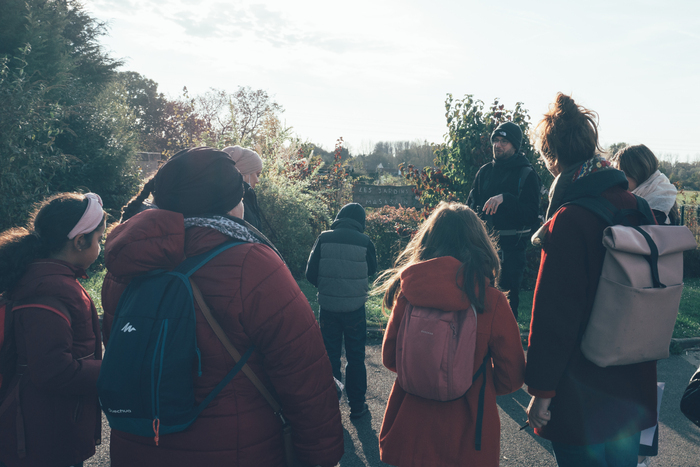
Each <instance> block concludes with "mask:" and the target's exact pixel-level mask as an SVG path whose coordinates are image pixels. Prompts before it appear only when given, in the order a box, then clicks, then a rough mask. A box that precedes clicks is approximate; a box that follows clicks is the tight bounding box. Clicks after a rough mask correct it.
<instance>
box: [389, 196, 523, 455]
mask: <svg viewBox="0 0 700 467" xmlns="http://www.w3.org/2000/svg"><path fill="white" fill-rule="evenodd" d="M498 268H499V262H498V256H497V254H496V250H495V248H494V246H493V243H492V241H491V239H490V238H489V236H488V234H487V233H486V228H485V227H484V224H483V223H482V221H481V220H479V218H478V217H477V215H476V214H474V212H473V211H472V210H471V209H469V208H468V207H467V206H464V205H462V204H457V203H444V202H443V203H440V205H439V206H438V207H437V209H435V211H434V212H433V213H432V215H431V216H430V217H429V218H428V219H427V220H426V221H425V222H424V223H423V225H422V226H421V228H420V229H419V230H418V232H417V233H416V235H415V236H414V237H413V239H412V240H411V241H410V242H409V244H408V246H407V247H406V249H405V250H404V251H403V252H402V253H401V255H400V256H399V258H398V260H397V261H396V266H395V267H394V268H393V269H391V270H389V271H388V272H386V273H385V274H383V275H382V276H381V277H380V279H379V280H380V281H381V282H382V285H381V286H380V289H379V290H382V291H385V294H384V302H383V305H384V306H385V307H387V308H392V312H391V315H390V317H389V323H388V325H387V330H386V333H385V334H384V344H383V346H382V359H383V363H384V365H385V366H386V367H387V368H389V369H390V370H392V371H396V345H397V335H398V329H399V326H400V324H401V320H402V319H403V316H404V311H405V309H406V306H407V305H408V304H409V303H410V304H412V305H414V306H421V307H429V308H437V309H440V310H444V311H458V310H464V309H469V308H471V305H474V308H475V309H476V311H477V313H478V315H477V339H476V350H475V354H474V368H475V369H477V368H479V367H480V366H481V363H482V361H484V358H485V357H486V355H487V352H490V353H491V360H487V365H486V376H485V384H486V386H485V395H484V412H483V422H482V426H481V430H482V431H481V449H480V450H477V449H476V443H475V439H476V432H477V426H476V425H477V421H476V414H477V407H478V405H479V391H480V389H481V386H482V381H483V379H481V378H479V379H478V380H477V381H476V382H475V383H474V384H473V385H472V386H471V387H470V388H469V390H468V391H467V393H466V394H465V395H464V396H463V397H460V398H458V399H456V400H452V401H447V402H440V401H434V400H429V399H424V398H421V397H418V396H416V395H413V394H409V393H407V392H406V391H405V390H404V389H403V388H402V387H401V385H400V384H399V383H398V381H397V382H395V383H394V387H393V388H392V390H391V395H390V396H389V401H388V403H387V408H386V412H385V414H384V421H383V422H382V429H381V433H380V437H379V449H380V454H381V459H382V461H383V462H386V463H388V464H391V465H398V466H402V467H403V466H434V465H440V466H497V465H498V458H499V452H500V429H501V428H500V419H499V417H498V409H497V407H496V396H497V395H501V394H509V393H511V392H514V391H517V390H518V389H520V387H521V386H522V384H523V376H524V369H525V357H524V353H523V348H522V344H521V342H520V332H519V330H518V325H517V323H516V321H515V318H514V316H513V313H512V312H511V310H510V307H509V305H508V301H507V300H506V298H505V295H503V293H502V292H499V291H498V290H497V289H495V288H494V287H493V286H492V284H493V282H494V278H495V277H497V275H498Z"/></svg>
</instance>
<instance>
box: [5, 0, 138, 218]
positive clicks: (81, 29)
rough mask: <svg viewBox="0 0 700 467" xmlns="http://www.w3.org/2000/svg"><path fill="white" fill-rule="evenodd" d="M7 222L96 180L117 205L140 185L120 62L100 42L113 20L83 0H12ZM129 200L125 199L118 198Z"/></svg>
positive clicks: (8, 12)
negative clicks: (94, 14)
mask: <svg viewBox="0 0 700 467" xmlns="http://www.w3.org/2000/svg"><path fill="white" fill-rule="evenodd" d="M0 10H1V11H2V15H0V100H1V102H0V160H2V164H0V197H1V198H2V199H3V200H12V201H13V203H7V202H6V203H3V204H4V205H5V206H7V205H8V204H9V205H12V206H11V207H6V208H5V207H4V208H3V209H5V210H6V212H4V213H3V214H5V215H4V216H2V220H0V228H3V229H4V228H7V227H10V226H12V225H17V224H21V223H24V221H25V219H26V216H27V213H28V212H29V210H30V207H31V204H32V203H33V202H36V201H39V200H40V199H41V198H43V197H45V196H46V195H48V194H51V193H54V192H57V191H73V190H83V191H85V190H92V191H95V192H97V193H100V194H101V195H102V196H103V197H104V199H105V207H106V208H107V209H108V210H110V209H111V210H117V209H118V208H119V207H120V206H121V203H122V200H123V199H124V198H128V197H129V196H130V195H131V192H132V191H133V188H134V186H133V185H134V184H135V182H136V178H135V177H134V176H133V174H132V173H131V172H132V169H131V163H130V162H131V158H132V156H133V153H134V151H135V146H134V144H133V138H131V133H132V132H133V121H134V120H133V115H132V114H131V113H130V112H129V111H128V109H127V107H126V106H125V105H124V101H123V100H120V98H118V96H117V95H115V90H114V89H111V88H110V84H111V83H112V81H113V79H114V78H115V69H116V67H117V66H119V65H120V63H119V62H118V61H116V60H114V59H112V58H110V57H109V56H108V55H107V54H105V53H104V52H103V50H102V48H101V46H100V44H99V38H100V37H101V36H102V35H103V34H104V25H103V24H102V23H99V22H97V21H95V20H94V19H93V18H91V17H90V16H89V15H88V14H87V13H85V12H84V10H83V8H82V5H81V4H80V3H79V2H78V1H77V0H2V5H1V7H0ZM117 204H119V205H117Z"/></svg>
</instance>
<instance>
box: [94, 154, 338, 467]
mask: <svg viewBox="0 0 700 467" xmlns="http://www.w3.org/2000/svg"><path fill="white" fill-rule="evenodd" d="M151 190H153V198H154V199H153V200H154V202H155V205H156V206H157V208H158V209H155V208H154V209H147V210H145V211H143V212H140V213H138V214H136V215H134V216H133V217H131V218H129V219H128V220H127V221H125V222H124V223H122V224H121V225H119V226H117V227H116V228H115V229H114V230H113V231H112V232H111V233H110V235H109V237H108V239H107V244H106V246H105V261H106V265H107V269H108V270H109V275H108V276H107V277H106V279H105V283H104V286H103V289H102V304H103V306H104V310H105V318H104V334H105V339H108V337H109V334H110V331H113V330H112V329H111V324H112V322H113V319H114V312H115V309H116V307H117V304H118V302H119V297H120V296H121V293H122V292H123V291H124V289H125V288H126V285H127V284H128V282H129V280H130V278H131V277H133V276H136V275H139V274H144V273H146V272H148V271H152V270H155V269H173V268H174V267H175V266H177V265H178V264H179V263H180V262H181V261H182V260H183V258H185V257H192V256H194V255H197V254H200V253H204V252H206V251H209V250H211V249H213V248H214V247H216V246H219V245H221V244H222V243H224V242H227V241H229V240H231V239H232V238H233V239H237V240H242V241H244V242H245V243H244V244H242V245H238V246H236V247H234V248H230V249H228V250H226V251H224V252H223V253H220V254H219V255H217V256H216V257H215V258H213V259H212V260H211V261H209V262H208V263H207V264H206V265H204V266H203V267H202V268H201V269H199V270H198V271H197V272H195V273H194V274H193V276H192V278H193V280H194V282H195V283H196V284H197V285H198V286H199V288H200V289H201V291H202V294H203V295H204V299H205V301H206V303H207V304H208V305H209V307H210V308H211V311H212V314H213V315H214V316H215V318H216V319H217V321H218V322H219V324H220V325H221V327H222V328H223V329H224V331H225V332H226V335H227V336H228V338H229V339H230V340H231V342H232V344H233V345H234V347H236V348H237V349H238V350H239V351H241V352H243V351H244V350H246V349H248V348H250V347H251V346H254V347H255V351H254V352H253V353H252V355H251V357H250V358H249V360H248V362H247V363H248V365H249V366H250V367H251V369H252V370H253V371H254V372H255V374H256V375H257V376H258V377H259V378H260V380H261V381H262V382H263V384H265V386H266V387H267V388H268V390H269V391H270V392H272V393H273V394H276V395H277V397H278V400H279V401H280V403H281V405H282V407H283V409H284V414H285V416H286V418H287V419H288V420H289V421H290V423H291V426H292V430H293V435H294V449H295V453H296V456H297V458H298V459H299V461H301V463H302V465H321V466H323V467H331V466H334V465H335V464H336V463H337V462H338V461H339V460H340V458H341V456H342V455H343V428H342V424H341V419H340V410H339V408H338V398H337V395H336V390H335V382H334V381H333V375H332V372H331V367H330V362H329V360H328V357H327V356H326V352H325V348H324V345H323V339H322V337H321V330H320V329H319V327H318V324H317V322H316V319H315V317H314V315H313V312H312V311H311V308H310V306H309V303H308V301H307V300H306V298H305V297H304V295H303V294H302V293H301V291H300V290H299V287H298V285H297V283H296V282H295V281H294V279H293V277H292V275H291V273H290V272H289V269H288V268H287V267H286V265H285V264H284V262H283V261H282V259H281V258H280V257H279V256H278V254H277V253H276V251H275V250H274V249H273V248H272V247H270V246H268V245H267V244H266V242H265V239H264V238H261V237H259V236H258V235H257V234H255V233H253V232H252V231H251V230H249V229H248V228H246V227H245V224H244V222H243V221H242V219H243V204H242V202H241V199H242V196H243V180H242V177H241V175H240V173H239V172H238V170H237V169H236V168H235V163H234V161H233V160H232V159H231V158H230V156H229V155H228V154H226V153H225V152H222V151H217V150H214V149H211V148H195V149H189V150H185V151H182V152H180V153H178V154H176V155H175V156H173V157H172V158H171V159H170V160H169V161H168V162H167V163H166V164H165V165H164V166H163V167H161V169H160V170H159V171H158V173H157V174H156V176H155V178H154V179H153V180H151V181H150V182H149V183H148V184H147V185H146V187H145V191H144V192H142V193H141V195H140V196H139V197H137V198H136V199H135V200H134V203H135V204H138V205H140V204H141V202H142V201H143V200H144V199H145V198H146V197H147V196H148V195H149V194H151ZM132 207H133V206H132ZM126 211H128V212H138V211H139V209H138V208H136V209H128V210H126ZM125 217H128V215H127V216H125ZM196 308H197V311H196V320H197V330H196V333H197V342H198V344H199V349H200V351H201V358H202V376H201V377H195V378H194V381H195V395H196V398H197V403H199V402H200V401H201V400H203V399H204V398H205V397H206V396H207V395H208V394H209V393H210V392H211V390H212V389H213V388H214V387H215V386H216V385H217V384H218V383H219V382H220V381H221V380H223V378H224V376H225V375H226V374H227V373H228V372H229V371H230V370H231V369H232V368H233V367H234V361H233V359H232V358H231V356H230V355H229V354H228V353H227V351H226V350H225V348H224V346H223V345H222V344H221V342H220V341H219V339H218V338H217V337H216V335H215V334H214V331H213V330H212V329H211V327H210V326H209V324H208V323H207V321H206V319H205V318H204V315H202V313H201V312H200V311H199V307H196ZM283 446H284V444H283V440H282V425H281V423H280V419H279V418H278V417H277V416H276V415H275V414H274V413H273V410H272V408H271V407H270V405H269V404H268V402H267V401H266V400H265V399H264V398H263V396H262V394H261V393H260V392H259V391H258V389H256V387H255V386H254V385H253V383H252V382H251V381H250V380H249V379H248V378H247V377H246V376H245V375H244V374H243V373H242V372H240V373H238V374H237V375H236V376H235V377H234V378H233V380H232V381H231V382H230V383H229V384H228V385H227V386H226V387H225V388H224V389H223V390H222V391H221V392H220V393H219V394H218V395H217V396H216V397H215V398H214V399H213V401H212V402H211V403H210V404H209V405H208V406H207V407H206V408H205V409H204V411H203V412H202V413H201V414H200V416H199V417H198V418H197V419H196V420H195V421H194V422H193V423H192V424H191V425H190V426H189V427H188V428H187V429H185V430H184V431H181V432H178V433H171V434H161V435H160V439H159V444H158V446H156V444H155V442H154V439H153V437H142V436H136V435H133V434H129V433H126V432H122V431H118V430H112V434H111V444H110V454H111V462H112V466H113V467H120V466H128V467H138V466H147V467H157V466H168V467H178V466H182V467H186V466H187V467H189V466H200V465H201V466H211V467H218V466H227V467H229V466H231V467H233V466H242V467H247V466H265V467H267V466H269V467H273V466H274V467H279V466H282V465H284V452H283Z"/></svg>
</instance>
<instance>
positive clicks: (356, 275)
mask: <svg viewBox="0 0 700 467" xmlns="http://www.w3.org/2000/svg"><path fill="white" fill-rule="evenodd" d="M364 230H365V210H364V208H363V207H362V206H361V205H360V204H357V203H350V204H346V205H345V206H343V208H342V209H341V210H340V211H339V212H338V215H337V216H336V218H335V221H334V222H333V224H332V225H331V230H327V231H325V232H321V235H319V236H318V238H317V239H316V243H315V244H314V247H313V249H312V250H311V254H310V255H309V261H308V263H307V265H306V278H307V279H308V280H309V282H311V283H312V284H313V285H315V286H316V287H318V304H319V307H320V314H321V317H320V321H321V333H322V334H323V342H324V344H325V345H326V352H328V357H329V358H330V360H331V367H332V368H333V376H334V377H335V379H336V380H337V381H338V383H339V382H340V381H341V378H342V375H341V372H340V354H341V345H342V342H343V337H345V356H346V358H347V361H348V364H347V367H346V372H345V385H346V393H347V396H348V403H349V404H350V418H359V417H361V416H363V415H364V414H366V413H367V404H365V393H366V392H367V370H366V368H365V341H366V339H367V317H366V315H365V302H366V301H367V292H368V290H369V284H368V279H369V276H371V275H373V274H374V273H375V272H377V255H376V251H375V249H374V243H372V240H370V238H369V237H368V236H367V235H365V234H364V233H363V232H364ZM340 395H341V391H340V389H339V390H338V396H339V397H340Z"/></svg>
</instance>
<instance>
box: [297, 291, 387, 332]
mask: <svg viewBox="0 0 700 467" xmlns="http://www.w3.org/2000/svg"><path fill="white" fill-rule="evenodd" d="M297 284H299V288H300V289H301V291H302V292H303V293H304V295H305V296H306V299H307V300H308V301H309V305H311V309H312V310H313V311H314V315H315V316H316V319H318V300H317V299H316V293H317V292H318V290H317V289H316V287H314V286H313V285H312V284H311V283H310V282H309V281H307V280H306V279H302V280H298V281H297ZM365 310H366V311H367V327H370V328H381V329H384V328H385V327H386V323H387V321H388V320H389V317H387V316H384V314H383V313H382V297H380V296H370V297H369V299H368V300H367V303H366V304H365Z"/></svg>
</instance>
